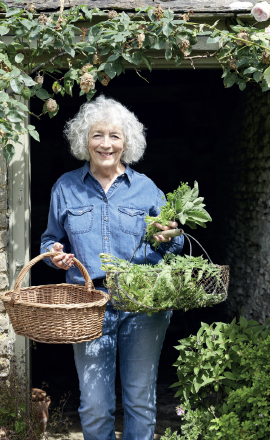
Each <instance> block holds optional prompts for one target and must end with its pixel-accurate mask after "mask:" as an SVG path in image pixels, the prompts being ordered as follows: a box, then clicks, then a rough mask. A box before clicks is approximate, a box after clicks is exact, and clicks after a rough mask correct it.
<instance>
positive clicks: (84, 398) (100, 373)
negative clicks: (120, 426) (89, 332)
mask: <svg viewBox="0 0 270 440" xmlns="http://www.w3.org/2000/svg"><path fill="white" fill-rule="evenodd" d="M171 314H172V313H171V312H159V313H155V314H153V315H152V316H148V315H147V314H146V313H142V314H140V313H128V312H122V311H117V310H115V309H114V308H113V307H112V305H111V304H110V303H109V304H108V305H107V308H106V313H105V319H104V323H103V336H102V337H101V338H98V339H95V340H93V341H89V342H83V343H80V344H74V345H73V348H74V357H75V363H76V368H77V372H78V376H79V383H80V392H81V405H80V408H79V413H80V418H81V424H82V430H83V435H84V439H85V440H115V439H116V437H115V431H114V411H115V400H116V398H115V375H116V351H117V347H118V350H119V360H120V375H121V383H122V401H123V407H124V431H123V436H122V440H152V439H153V437H154V431H155V424H156V381H157V373H158V363H159V357H160V352H161V348H162V345H163V341H164V337H165V333H166V329H167V327H168V325H169V322H170V317H171Z"/></svg>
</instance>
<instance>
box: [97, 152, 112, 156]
mask: <svg viewBox="0 0 270 440" xmlns="http://www.w3.org/2000/svg"><path fill="white" fill-rule="evenodd" d="M98 154H100V155H101V156H103V157H108V156H112V154H113V153H102V152H101V151H98Z"/></svg>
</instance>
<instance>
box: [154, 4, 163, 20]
mask: <svg viewBox="0 0 270 440" xmlns="http://www.w3.org/2000/svg"><path fill="white" fill-rule="evenodd" d="M153 14H154V15H155V16H156V19H157V20H160V19H161V18H162V17H164V12H163V9H162V7H161V6H160V5H157V6H156V7H155V9H154V10H153Z"/></svg>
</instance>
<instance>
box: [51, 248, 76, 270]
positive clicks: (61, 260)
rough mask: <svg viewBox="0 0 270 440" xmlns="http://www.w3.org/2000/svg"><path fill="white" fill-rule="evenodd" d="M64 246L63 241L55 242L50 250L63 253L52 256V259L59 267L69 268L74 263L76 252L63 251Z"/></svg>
mask: <svg viewBox="0 0 270 440" xmlns="http://www.w3.org/2000/svg"><path fill="white" fill-rule="evenodd" d="M63 248H64V246H63V245H62V244H61V243H57V242H56V243H54V244H53V246H52V247H51V249H50V252H61V254H59V255H56V256H54V257H50V258H51V261H52V262H53V264H55V266H57V267H59V269H64V270H69V269H70V268H71V267H72V266H73V264H74V260H73V258H74V254H66V253H65V252H63Z"/></svg>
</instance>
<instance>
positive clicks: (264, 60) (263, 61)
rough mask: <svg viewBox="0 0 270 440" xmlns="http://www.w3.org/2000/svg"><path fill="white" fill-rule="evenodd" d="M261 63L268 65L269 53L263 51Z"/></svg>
mask: <svg viewBox="0 0 270 440" xmlns="http://www.w3.org/2000/svg"><path fill="white" fill-rule="evenodd" d="M261 61H262V63H263V64H269V63H270V61H269V53H268V52H267V50H264V51H263V53H262V58H261Z"/></svg>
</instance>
